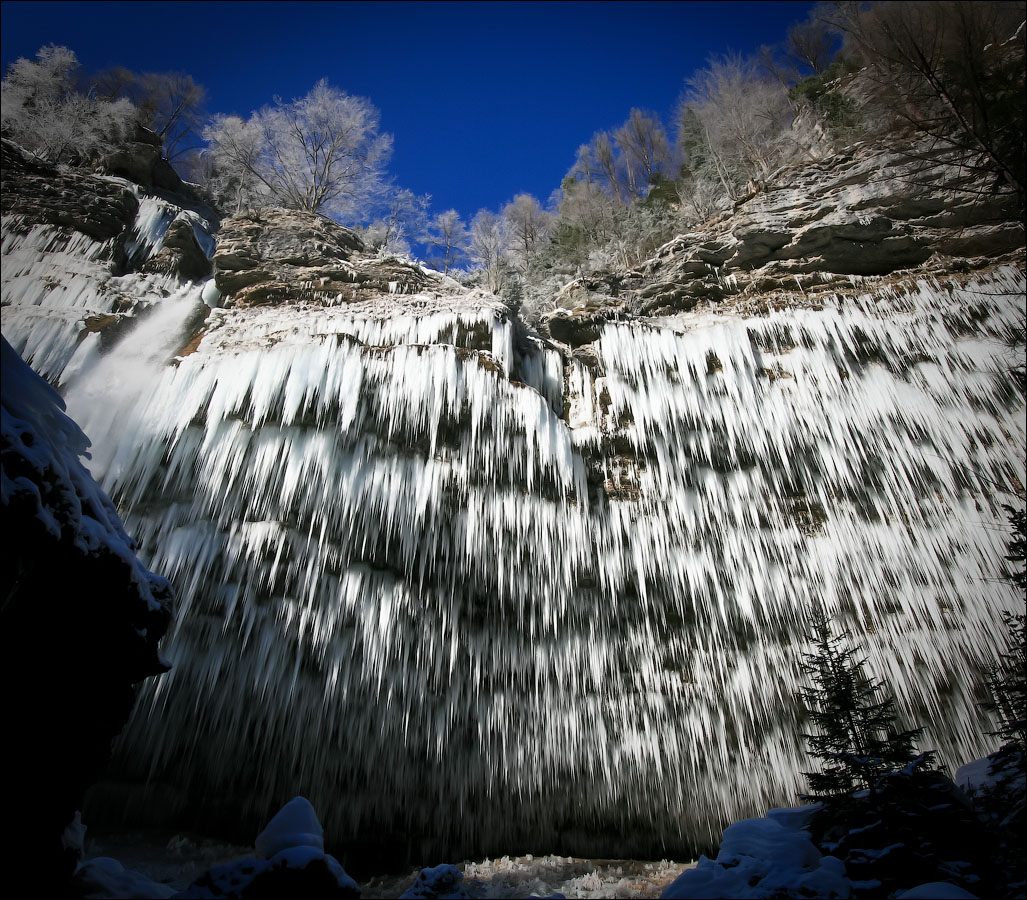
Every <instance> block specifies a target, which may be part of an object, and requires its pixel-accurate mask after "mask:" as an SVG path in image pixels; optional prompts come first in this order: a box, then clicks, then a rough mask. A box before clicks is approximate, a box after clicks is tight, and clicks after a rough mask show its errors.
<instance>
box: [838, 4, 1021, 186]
mask: <svg viewBox="0 0 1027 900" xmlns="http://www.w3.org/2000/svg"><path fill="white" fill-rule="evenodd" d="M834 21H835V24H837V25H838V26H839V27H840V28H841V29H842V30H843V31H844V33H845V36H846V41H847V46H848V47H849V48H850V49H851V50H853V51H855V52H858V53H859V54H860V55H861V56H862V57H863V59H864V61H865V62H866V64H867V67H868V74H869V76H870V77H871V78H872V79H873V81H874V83H875V85H876V93H877V97H878V99H879V100H880V101H882V102H883V105H884V106H885V108H886V109H887V110H888V111H890V112H891V114H892V115H894V116H896V117H898V118H899V119H900V120H901V121H903V122H905V123H906V124H907V125H910V126H912V127H913V128H914V129H915V130H916V131H917V132H919V133H921V134H923V135H926V136H927V137H929V138H930V139H931V140H932V142H933V143H934V145H935V146H936V147H938V148H942V149H943V150H947V151H948V156H947V159H948V161H951V162H956V163H958V164H959V165H961V166H963V167H965V168H966V169H968V170H969V171H972V172H976V173H979V174H982V175H987V176H991V177H992V178H993V179H994V181H995V183H996V185H998V184H1005V185H1007V186H1008V187H1010V188H1011V189H1012V190H1014V191H1015V192H1016V194H1017V195H1018V197H1019V199H1020V203H1021V206H1022V205H1023V203H1024V197H1025V191H1027V174H1025V155H1027V154H1025V143H1024V131H1025V113H1024V102H1023V98H1024V89H1025V76H1024V59H1025V52H1024V51H1025V39H1027V27H1025V24H1024V7H1023V4H1022V3H1021V4H1016V3H980V2H966V0H938V2H931V3H925V2H903V3H879V4H876V5H874V6H872V7H870V8H864V7H863V6H862V4H858V3H846V4H840V5H839V7H838V11H837V13H836V16H835V20H834Z"/></svg>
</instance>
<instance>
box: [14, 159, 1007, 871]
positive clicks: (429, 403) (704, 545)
mask: <svg viewBox="0 0 1027 900" xmlns="http://www.w3.org/2000/svg"><path fill="white" fill-rule="evenodd" d="M5 152H6V148H5ZM11 152H13V151H11ZM888 164H889V163H888V161H887V160H886V159H882V157H881V156H880V155H877V156H875V155H874V152H873V151H871V150H870V149H869V148H868V149H866V150H864V151H862V152H860V153H857V154H855V156H854V157H853V159H851V160H839V161H836V162H835V163H833V164H830V165H828V164H824V166H823V167H822V170H821V171H819V173H817V172H815V171H814V170H812V169H811V170H807V174H806V175H804V176H802V177H804V178H807V179H808V180H809V183H808V184H807V183H801V184H793V185H792V186H791V187H789V188H782V189H780V190H777V191H767V192H766V193H765V194H762V195H757V196H756V197H753V198H752V199H750V200H749V201H748V202H747V203H745V204H743V205H742V206H741V207H740V208H739V209H737V210H736V211H735V212H734V213H733V214H732V215H731V216H725V217H724V218H723V219H722V220H721V221H719V222H714V223H710V224H709V225H708V226H707V227H706V228H705V229H704V231H702V232H697V233H694V234H688V235H682V236H680V237H678V238H677V239H675V240H674V241H672V242H671V243H669V244H667V245H666V246H665V247H663V248H661V250H660V251H659V253H658V254H657V255H656V256H655V257H654V258H653V259H652V260H650V261H648V262H647V263H645V264H644V265H642V266H640V267H638V268H637V269H636V270H632V271H630V272H622V273H612V274H609V275H607V276H603V277H598V276H597V277H591V278H587V279H579V280H578V281H576V282H573V283H572V284H570V285H568V287H567V288H565V289H564V291H563V292H561V294H560V295H559V296H558V297H557V298H555V302H556V307H557V308H556V309H554V311H553V312H551V313H550V314H549V315H548V316H547V318H546V320H545V321H544V323H543V325H542V327H541V329H540V333H534V332H531V331H529V330H528V329H526V328H525V327H524V326H523V325H522V324H521V323H520V322H519V321H518V320H517V317H516V315H515V314H514V313H513V312H512V311H511V310H509V309H508V308H506V307H504V306H503V305H502V304H501V303H499V302H498V301H497V300H496V299H495V298H494V297H492V296H491V295H488V294H485V293H482V292H480V291H472V290H467V289H466V288H463V287H461V286H460V285H459V284H458V283H457V282H455V281H454V280H452V279H450V278H447V277H445V276H443V275H441V274H439V273H436V272H431V271H429V270H426V269H424V268H422V267H420V266H418V265H415V264H411V263H409V262H404V261H400V260H393V259H380V258H377V257H375V256H373V255H371V254H368V253H367V252H365V251H364V249H363V246H362V244H361V242H360V239H359V237H358V236H357V235H356V234H354V233H353V232H350V231H348V230H347V229H344V228H342V227H340V226H338V225H335V224H334V223H332V222H329V221H328V220H325V219H321V218H319V217H316V216H309V215H304V214H299V213H292V212H285V211H273V210H268V211H263V212H261V213H259V214H253V215H245V216H236V217H233V218H231V219H228V220H226V221H225V222H224V223H221V226H220V231H218V232H217V243H216V249H215V245H214V241H213V239H212V238H211V235H212V234H213V233H214V231H215V227H216V225H217V222H216V219H215V217H213V216H211V215H210V214H209V211H207V210H204V209H203V208H202V207H201V206H200V205H198V204H197V203H193V202H190V201H188V199H187V198H183V197H176V196H174V195H172V194H168V193H163V194H161V193H160V192H154V191H152V190H151V191H149V192H147V191H143V190H141V189H139V188H138V187H137V186H133V185H131V184H130V183H128V182H124V181H119V180H117V179H111V178H106V179H91V180H89V179H84V178H83V179H82V180H81V181H80V183H77V184H76V185H74V186H69V187H68V192H69V193H70V194H72V195H77V194H79V193H80V192H82V191H92V192H93V193H94V194H95V195H96V197H97V198H103V197H107V196H108V195H110V196H111V197H113V198H114V199H113V200H111V201H109V202H108V201H103V202H107V205H108V206H113V207H114V208H115V212H113V213H112V217H113V218H114V219H115V220H116V221H117V222H118V223H120V225H119V227H118V228H117V229H107V230H103V231H93V232H90V231H88V230H86V229H85V227H84V226H83V225H81V224H79V223H78V222H77V221H76V220H74V218H73V217H69V216H65V217H64V218H63V219H61V218H59V217H55V216H53V215H49V214H48V215H43V214H42V213H39V212H38V211H34V209H33V207H32V206H31V205H30V204H28V203H27V202H25V203H22V204H21V205H12V206H11V207H10V208H8V197H9V196H13V195H15V194H17V193H18V192H17V191H11V190H9V189H8V181H7V179H8V167H7V166H6V165H5V171H4V177H5V185H4V198H5V199H4V202H5V218H4V225H3V230H4V253H5V257H4V294H3V303H4V307H3V330H4V334H5V336H7V338H8V340H10V341H11V343H12V344H13V345H14V347H15V348H16V349H17V350H18V351H19V352H21V354H22V355H23V357H24V358H25V359H26V360H27V361H29V362H30V363H31V364H32V365H33V367H35V368H36V369H37V371H39V372H40V373H41V374H43V375H44V376H45V377H47V378H48V379H49V380H50V381H51V382H52V383H54V384H57V385H60V386H61V388H62V390H64V391H65V392H66V398H67V402H68V406H69V411H70V412H71V414H72V415H73V416H75V417H76V419H77V420H78V421H79V423H80V424H81V425H82V426H83V428H84V430H85V431H86V433H87V434H89V435H90V437H91V438H92V440H93V443H94V447H95V453H94V457H93V462H92V469H93V472H94V474H95V475H96V476H97V478H98V479H99V480H101V483H102V484H103V486H104V487H105V488H106V489H107V490H108V491H109V492H110V493H111V495H112V497H114V498H115V499H116V501H117V503H118V505H119V509H120V510H121V512H122V514H123V516H124V518H125V521H126V524H127V527H128V529H129V531H130V532H131V533H132V534H133V535H134V536H135V537H136V538H137V539H139V541H140V544H141V547H142V553H143V554H144V556H145V559H146V561H147V564H148V565H149V566H151V567H152V568H153V569H154V570H155V571H159V572H161V573H163V574H165V575H167V576H168V577H169V578H170V579H171V581H172V583H173V584H174V585H175V588H176V591H177V594H178V597H179V606H178V615H177V619H176V621H175V623H174V625H173V626H172V636H171V639H170V641H169V642H167V645H166V648H165V651H164V652H165V654H166V655H167V656H168V657H169V658H170V659H171V661H172V662H173V664H174V668H173V669H172V671H171V672H170V673H168V674H167V675H165V676H164V677H162V678H161V679H160V680H159V681H158V682H156V683H155V684H153V685H152V686H149V687H147V688H146V689H145V690H144V692H143V694H142V696H141V698H140V702H139V703H138V705H137V707H136V711H135V714H134V717H133V720H132V722H131V723H130V725H129V727H128V728H127V730H126V732H125V734H124V735H123V737H122V739H121V740H120V742H119V745H118V747H117V754H116V763H115V765H116V776H117V778H120V779H122V780H126V781H130V782H133V783H138V784H141V783H143V782H145V783H147V785H148V787H147V788H146V790H147V791H148V793H138V792H137V793H134V794H133V797H134V798H135V799H134V800H132V801H131V804H132V810H133V811H132V813H131V814H132V815H134V816H136V817H137V818H142V817H144V816H145V808H146V807H147V806H149V808H150V811H151V812H152V811H153V809H154V808H155V806H158V807H159V808H160V815H161V816H164V817H174V816H178V818H179V821H192V822H196V823H198V822H204V823H210V824H212V825H214V824H217V825H220V826H221V827H228V824H229V823H232V824H234V826H235V827H238V828H241V829H242V830H243V831H244V832H245V833H246V834H249V832H251V831H253V828H252V827H250V826H251V824H252V823H259V822H262V821H264V820H265V819H266V818H267V816H268V815H269V814H270V813H272V812H274V810H275V809H276V808H278V807H279V806H280V805H281V803H282V802H284V801H285V800H287V799H289V798H290V797H292V796H294V795H295V794H297V793H299V794H304V795H305V796H307V797H308V798H310V800H311V801H312V802H313V804H314V806H315V807H316V808H317V809H318V811H319V813H320V814H321V817H322V820H323V822H324V825H325V829H326V832H327V834H328V836H329V839H330V840H332V841H335V842H337V843H338V844H340V845H345V846H347V847H348V848H349V852H350V854H356V853H358V852H363V853H367V852H369V848H377V849H380V848H382V847H386V848H389V852H390V853H392V854H393V855H396V854H397V853H398V854H403V853H406V854H409V855H410V856H411V857H415V858H417V859H418V860H424V861H428V860H437V859H440V858H450V859H452V858H459V857H461V856H464V857H473V856H480V855H482V854H496V853H507V852H519V851H533V852H539V851H547V850H549V851H552V850H557V851H562V852H564V853H567V852H572V853H576V854H582V855H592V856H602V855H613V856H631V855H635V856H639V857H653V856H656V857H659V856H663V855H673V854H684V853H687V852H688V851H689V850H690V849H691V848H692V847H694V846H696V845H701V844H704V843H706V842H708V841H710V840H712V839H713V838H715V837H716V835H717V834H718V833H719V830H720V828H721V827H722V826H723V824H724V823H726V822H728V821H731V820H733V819H736V818H739V817H741V816H744V815H746V814H749V813H753V812H758V811H762V810H763V809H765V808H766V807H767V806H768V805H775V804H788V803H790V802H791V801H792V800H793V799H794V797H795V794H796V792H797V791H798V790H800V788H801V786H802V778H801V772H802V770H803V769H804V768H805V767H807V766H808V762H807V760H806V758H805V755H804V752H803V747H802V744H801V738H800V737H799V733H800V732H801V728H802V725H801V718H800V713H801V710H800V708H799V707H798V705H797V699H796V694H797V690H798V687H799V672H798V662H799V656H800V653H801V650H802V646H801V644H802V632H803V628H804V622H805V620H806V617H807V615H808V613H809V611H810V609H811V608H812V606H813V605H814V604H823V605H824V606H825V607H826V608H827V611H828V612H829V613H830V614H832V615H833V616H835V617H836V620H837V621H838V623H839V626H840V627H842V626H844V627H847V628H849V629H851V630H852V631H853V632H854V633H855V634H856V635H858V636H859V638H860V640H861V641H862V643H863V644H864V646H865V649H866V652H867V655H868V657H869V660H870V667H871V668H872V670H873V671H874V672H875V673H877V674H878V675H880V676H882V677H884V678H885V679H886V680H887V682H888V685H889V687H890V689H891V690H893V691H894V692H895V693H896V695H897V697H898V700H899V707H900V711H901V715H902V718H903V721H904V723H905V724H910V725H912V724H924V725H925V726H926V727H927V731H926V733H925V737H924V744H925V746H927V747H935V748H937V749H938V750H939V752H940V755H941V758H942V760H943V761H944V762H946V763H948V764H949V765H952V766H955V765H958V764H959V763H962V762H964V761H966V760H967V759H970V758H974V757H975V756H979V755H980V754H981V753H982V751H983V750H985V749H986V747H987V739H986V738H984V737H983V733H984V732H985V731H987V730H988V729H989V727H990V726H989V725H988V723H987V722H986V720H985V719H984V718H983V714H982V713H981V711H980V709H979V707H978V705H977V700H978V697H977V691H978V673H979V672H980V671H981V670H982V669H983V668H984V667H985V666H987V665H988V664H989V663H990V662H991V660H992V659H993V657H994V653H995V650H996V648H997V647H999V646H1000V645H1001V638H1002V629H1001V620H1000V616H999V611H1000V610H1002V609H1013V608H1015V607H1016V604H1017V602H1018V598H1016V597H1015V596H1014V595H1013V593H1012V591H1011V589H1010V588H1009V587H1008V585H1006V584H1004V583H1003V582H1002V581H1001V579H1000V578H999V573H1000V571H1001V566H1002V557H1003V554H1004V552H1005V551H1004V544H1005V540H1006V533H1005V529H1004V522H1005V518H1004V513H1003V510H1002V504H1003V503H1009V502H1022V497H1023V490H1024V485H1023V481H1024V471H1023V467H1024V457H1025V449H1027V439H1025V426H1024V397H1023V394H1022V392H1021V390H1020V389H1018V388H1017V386H1016V383H1015V381H1014V380H1013V379H1012V378H1011V377H1010V375H1009V369H1010V367H1011V366H1012V365H1013V364H1014V363H1015V362H1016V357H1015V356H1013V357H1011V356H1010V350H1009V342H1010V341H1011V340H1013V339H1014V338H1015V336H1016V334H1017V333H1018V330H1022V323H1023V315H1024V299H1023V297H1024V290H1025V282H1024V274H1023V273H1024V262H1023V250H1022V247H1023V229H1022V226H1021V225H1020V224H1019V223H1017V222H1015V221H1014V220H1013V219H1012V214H1011V211H1010V207H1009V205H1008V204H1007V202H1006V201H1005V200H1004V199H1003V198H1002V197H1001V196H999V197H995V198H992V199H991V200H988V201H986V202H978V203H976V204H969V203H962V202H961V201H960V200H959V196H960V195H959V194H958V193H957V192H956V191H955V189H956V188H957V187H958V185H957V184H955V183H954V181H953V180H952V179H955V178H957V176H958V173H951V172H948V173H947V172H945V171H941V172H939V173H938V176H937V179H936V183H935V184H934V186H933V187H932V188H930V189H925V188H923V186H922V185H921V186H917V187H916V188H911V187H909V186H907V185H905V184H904V183H902V182H901V180H899V179H898V178H897V176H896V177H894V178H889V177H882V172H884V173H887V171H888V169H887V165H888ZM890 164H891V165H894V166H895V167H898V163H897V162H895V161H894V160H892V162H891V163H890ZM38 177H46V176H45V175H40V176H38ZM64 177H70V176H64ZM100 202H101V200H100V199H97V200H96V203H100ZM69 223H70V225H69ZM187 259H188V260H189V262H188V264H187V263H185V262H183V260H187ZM208 259H210V260H211V262H212V267H211V266H210V263H209V262H208V263H207V266H208V269H207V270H208V271H210V270H212V271H213V272H214V275H213V280H207V281H205V280H203V274H202V270H203V269H204V262H205V261H206V260H208ZM186 265H188V266H189V267H190V268H188V269H187V268H186ZM122 336H123V339H121V340H120V341H119V340H118V338H119V337H122ZM1019 352H1020V353H1021V354H1022V351H1019ZM1017 498H1020V500H1019V501H1017ZM119 802H121V801H119ZM97 814H98V815H99V807H98V813H97ZM192 827H193V828H196V827H197V826H196V825H195V824H194V825H193V826H192ZM345 855H346V854H345V853H343V854H342V855H340V858H341V859H342V861H343V864H344V865H348V861H347V859H346V858H345Z"/></svg>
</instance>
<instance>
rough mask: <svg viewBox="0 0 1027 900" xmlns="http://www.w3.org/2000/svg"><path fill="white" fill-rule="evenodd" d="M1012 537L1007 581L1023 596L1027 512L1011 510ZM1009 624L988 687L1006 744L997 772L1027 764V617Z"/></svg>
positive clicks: (1008, 617) (1008, 616)
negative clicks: (1004, 650) (1003, 648)
mask: <svg viewBox="0 0 1027 900" xmlns="http://www.w3.org/2000/svg"><path fill="white" fill-rule="evenodd" d="M1005 509H1006V512H1007V513H1008V514H1009V524H1010V525H1011V526H1012V532H1013V533H1012V537H1011V538H1010V541H1009V552H1008V553H1007V554H1006V559H1007V560H1009V561H1010V562H1011V563H1013V566H1012V567H1011V568H1010V569H1009V570H1008V571H1007V576H1006V577H1007V578H1008V579H1009V581H1010V582H1012V584H1013V585H1015V586H1016V587H1018V588H1019V589H1020V591H1021V592H1023V591H1027V567H1025V565H1024V558H1025V557H1027V510H1023V509H1021V510H1019V511H1015V510H1013V508H1012V507H1009V506H1007V507H1006V508H1005ZM1002 618H1003V621H1004V622H1005V624H1006V652H1005V653H1000V654H999V658H998V664H997V665H995V666H993V667H992V669H991V672H990V673H989V677H988V679H987V681H986V682H985V684H986V685H987V687H988V691H989V693H990V694H991V697H992V702H991V703H990V704H988V708H989V709H990V710H991V711H992V712H993V713H994V714H995V716H996V718H997V719H998V729H997V730H996V731H993V732H991V734H993V735H995V736H997V737H999V738H1001V739H1002V741H1003V745H1002V749H1001V750H999V751H998V753H996V754H993V761H994V763H998V765H994V764H993V766H992V768H993V770H994V769H996V768H999V769H1000V768H1004V767H1005V765H1007V764H1008V763H1009V762H1012V761H1015V762H1016V764H1017V765H1018V766H1019V768H1021V769H1023V768H1024V767H1025V763H1027V754H1025V752H1024V751H1025V748H1027V616H1025V615H1024V614H1023V613H1018V614H1016V615H1014V614H1012V613H1003V614H1002Z"/></svg>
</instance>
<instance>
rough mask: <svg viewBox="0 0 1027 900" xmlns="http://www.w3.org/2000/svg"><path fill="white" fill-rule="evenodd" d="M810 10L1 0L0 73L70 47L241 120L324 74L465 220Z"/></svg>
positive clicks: (399, 164)
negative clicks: (363, 101)
mask: <svg viewBox="0 0 1027 900" xmlns="http://www.w3.org/2000/svg"><path fill="white" fill-rule="evenodd" d="M812 6H813V4H812V3H809V2H755V3H748V2H714V3H701V2H689V3H673V2H660V3H643V2H635V3H613V2H610V3H588V2H578V3H542V2H531V3H387V2H380V3H325V2H318V3H300V2H293V3H272V2H265V3H258V2H234V3H233V2H229V3H202V2H170V3H169V2H135V3H123V2H73V3H58V2H41V0H36V2H13V0H11V2H3V3H2V7H0V8H2V26H3V28H2V33H0V58H2V64H3V66H4V68H5V69H6V66H7V65H8V63H10V62H12V61H13V60H14V59H16V58H18V57H19V56H27V57H33V56H34V55H35V53H36V51H37V50H38V49H39V48H40V47H41V46H43V45H44V44H48V43H54V44H64V45H66V46H68V47H70V48H71V49H72V50H74V51H75V53H76V54H77V55H78V58H79V61H80V62H81V63H82V65H83V67H84V68H85V69H86V70H87V71H95V70H97V69H101V68H105V67H107V66H111V65H123V66H126V67H128V68H129V69H133V70H135V71H141V72H143V71H150V72H154V71H156V72H160V71H171V70H178V71H183V72H187V73H188V74H190V75H192V76H193V78H195V79H196V81H198V82H199V83H201V84H203V85H204V86H205V87H206V88H207V92H208V108H209V110H210V111H211V112H223V113H237V114H239V115H243V116H246V115H248V114H249V113H250V112H251V111H252V110H254V109H256V108H258V107H260V106H262V105H264V104H265V103H269V102H270V101H271V98H272V97H273V96H274V95H275V94H279V95H280V96H282V97H284V98H286V99H292V98H294V97H298V96H302V95H303V94H305V93H306V92H307V91H308V90H309V89H310V88H311V87H312V86H313V85H314V83H315V82H316V81H318V80H319V79H320V78H327V79H328V80H329V81H330V82H331V83H332V84H334V85H335V86H337V87H340V88H342V89H343V90H345V91H347V92H349V93H351V94H359V95H362V96H365V97H368V98H370V99H371V101H372V102H373V103H374V104H375V105H376V106H377V107H378V109H379V110H381V117H382V127H383V130H385V131H388V132H391V133H392V134H393V135H394V136H395V151H394V154H393V158H392V164H391V166H390V172H391V173H392V174H393V176H394V177H395V180H396V182H397V183H398V184H400V185H402V186H403V187H408V188H410V189H411V190H413V191H415V192H416V193H430V194H431V195H432V197H433V201H432V207H433V209H434V210H435V211H441V210H443V209H447V208H449V207H455V208H456V209H457V210H458V211H459V212H460V213H461V214H462V215H463V216H464V217H465V218H469V217H470V216H472V215H473V214H474V212H475V211H476V210H477V209H479V208H480V207H483V206H486V207H489V208H492V209H498V208H499V207H500V206H502V205H503V204H504V203H506V202H507V201H508V200H510V199H512V197H513V195H514V194H515V193H518V192H520V191H528V192H530V193H534V194H535V195H536V196H538V197H539V199H541V200H542V201H543V202H545V200H546V199H547V198H548V196H549V194H550V192H551V191H552V190H553V189H554V188H557V187H558V186H559V184H560V180H561V179H562V178H563V176H564V174H565V173H566V172H567V170H568V169H569V168H570V166H571V165H572V164H573V162H574V155H575V151H576V150H577V147H578V146H579V145H580V144H582V143H585V142H586V141H588V140H589V138H590V137H591V136H592V134H593V133H594V132H595V131H598V130H600V129H603V128H612V127H616V126H617V125H619V124H620V123H621V122H622V121H623V120H624V119H626V118H627V115H628V112H629V110H630V109H631V107H632V106H638V107H642V108H644V109H652V110H654V111H656V112H657V113H659V114H660V115H661V116H663V117H664V118H665V120H667V119H669V117H670V115H671V113H672V111H673V109H674V106H675V104H676V102H677V99H678V97H679V95H680V93H681V90H682V87H683V85H684V80H685V78H686V77H688V75H690V74H691V73H692V72H693V71H694V70H695V69H696V68H698V67H701V66H702V65H703V64H704V62H705V61H706V58H707V57H708V56H709V55H710V54H711V53H722V52H725V51H728V50H732V51H737V52H740V53H743V54H747V53H751V52H754V51H755V50H757V49H758V47H759V46H760V45H761V44H765V43H766V44H771V43H776V42H778V41H780V40H782V39H783V38H784V36H785V32H786V31H787V29H788V26H789V25H791V24H792V23H793V22H795V21H798V20H800V19H802V18H804V17H805V15H806V14H807V12H808V11H809V9H810V8H811V7H812Z"/></svg>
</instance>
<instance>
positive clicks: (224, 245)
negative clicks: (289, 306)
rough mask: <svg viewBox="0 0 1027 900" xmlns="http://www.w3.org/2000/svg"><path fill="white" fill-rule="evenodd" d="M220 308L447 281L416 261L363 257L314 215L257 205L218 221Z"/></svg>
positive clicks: (348, 235)
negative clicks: (221, 300)
mask: <svg viewBox="0 0 1027 900" xmlns="http://www.w3.org/2000/svg"><path fill="white" fill-rule="evenodd" d="M214 267H215V281H216V284H217V288H218V291H219V292H220V293H221V296H222V297H223V298H224V303H225V305H231V306H257V305H265V304H272V305H276V304H280V303H290V302H297V301H314V302H321V303H324V304H326V305H334V304H336V303H352V302H359V301H361V300H366V299H369V298H372V297H374V296H375V295H380V294H410V293H415V292H417V291H421V290H424V289H425V288H429V287H430V286H431V285H433V284H435V283H438V284H439V285H441V284H442V282H443V281H449V279H445V278H444V276H442V275H438V274H437V273H431V272H429V271H428V270H425V269H422V268H421V267H420V266H417V265H414V264H412V263H408V262H402V261H400V260H397V259H394V258H389V257H386V258H381V257H378V256H376V255H374V254H369V253H368V252H367V251H366V249H365V247H364V242H363V241H362V240H361V238H360V236H359V235H358V234H357V233H356V232H354V231H352V230H350V229H349V228H345V227H343V226H342V225H339V224H338V223H336V222H333V221H332V220H331V219H328V218H325V217H324V216H322V215H319V214H318V213H311V212H302V211H300V210H292V209H263V210H260V211H259V212H251V213H245V214H240V215H236V216H232V217H231V218H230V219H226V220H225V221H224V222H223V223H222V226H221V231H220V233H219V235H218V248H217V252H216V253H215V254H214Z"/></svg>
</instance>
